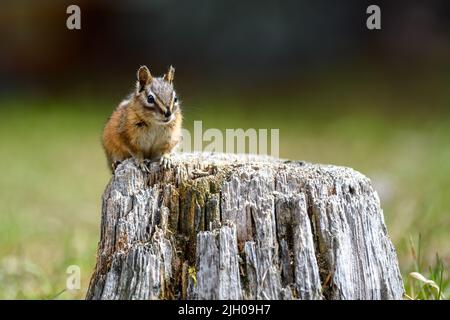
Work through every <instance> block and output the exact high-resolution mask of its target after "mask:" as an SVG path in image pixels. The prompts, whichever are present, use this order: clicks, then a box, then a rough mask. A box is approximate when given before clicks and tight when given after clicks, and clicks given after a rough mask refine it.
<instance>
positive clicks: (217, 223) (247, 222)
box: [86, 153, 404, 299]
mask: <svg viewBox="0 0 450 320" xmlns="http://www.w3.org/2000/svg"><path fill="white" fill-rule="evenodd" d="M173 162H174V168H173V169H171V170H168V171H163V170H162V169H161V168H160V167H159V165H158V164H156V163H153V164H151V165H150V169H151V172H150V173H143V172H141V171H140V170H139V169H138V167H137V166H136V165H135V163H134V161H132V160H127V161H124V162H123V163H122V164H120V165H119V166H118V168H117V170H116V172H115V175H114V176H113V177H112V178H111V181H110V183H109V184H108V186H107V188H106V190H105V192H104V194H103V206H102V221H101V235H100V242H99V245H98V253H97V264H96V267H95V270H94V274H93V275H92V278H91V282H90V286H89V290H88V293H87V296H86V298H87V299H401V298H402V295H403V292H404V289H403V282H402V279H401V275H400V271H399V267H398V261H397V256H396V252H395V249H394V247H393V245H392V243H391V241H390V238H389V236H388V234H387V230H386V226H385V223H384V219H383V212H382V210H381V208H380V201H379V198H378V195H377V193H376V192H375V191H374V190H373V188H372V185H371V183H370V180H369V179H368V178H366V177H365V176H364V175H362V174H360V173H359V172H357V171H354V170H353V169H350V168H345V167H337V166H331V165H316V164H308V163H306V164H305V163H303V162H293V161H283V160H277V159H273V158H270V157H262V156H248V155H231V154H210V153H190V154H187V153H186V154H175V155H174V156H173Z"/></svg>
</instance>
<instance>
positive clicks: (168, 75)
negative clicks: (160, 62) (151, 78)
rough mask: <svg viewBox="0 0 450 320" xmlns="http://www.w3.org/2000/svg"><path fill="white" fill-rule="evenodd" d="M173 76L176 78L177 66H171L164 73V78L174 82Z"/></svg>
mask: <svg viewBox="0 0 450 320" xmlns="http://www.w3.org/2000/svg"><path fill="white" fill-rule="evenodd" d="M173 78H175V68H174V67H172V66H170V67H169V71H167V73H166V74H165V75H164V80H166V81H167V82H168V83H172V82H173Z"/></svg>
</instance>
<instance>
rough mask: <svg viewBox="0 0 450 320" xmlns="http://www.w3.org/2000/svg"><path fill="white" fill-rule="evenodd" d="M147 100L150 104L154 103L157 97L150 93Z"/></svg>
mask: <svg viewBox="0 0 450 320" xmlns="http://www.w3.org/2000/svg"><path fill="white" fill-rule="evenodd" d="M147 102H148V103H150V104H154V103H155V97H154V96H153V95H152V94H149V95H148V96H147Z"/></svg>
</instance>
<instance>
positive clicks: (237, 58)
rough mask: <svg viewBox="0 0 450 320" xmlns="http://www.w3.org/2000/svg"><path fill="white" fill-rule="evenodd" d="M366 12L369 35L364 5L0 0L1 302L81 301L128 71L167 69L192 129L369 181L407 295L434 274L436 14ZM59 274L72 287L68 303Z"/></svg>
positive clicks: (441, 217)
mask: <svg viewBox="0 0 450 320" xmlns="http://www.w3.org/2000/svg"><path fill="white" fill-rule="evenodd" d="M374 3H375V4H378V5H379V6H380V7H381V10H382V30H377V31H369V30H368V29H367V28H366V26H365V23H366V18H367V14H366V8H367V6H368V4H370V3H368V2H366V1H361V0H351V1H350V0H346V1H322V0H315V1H300V0H296V1H293V0H291V1H289V0H288V1H235V0H217V1H207V0H191V1H173V0H165V1H162V0H154V1H144V0H128V1H120V2H119V1H117V2H113V1H98V0H95V1H93V0H90V1H87V0H85V1H56V0H55V1H49V0H42V1H9V0H6V1H2V9H1V10H0V298H9V299H14V298H25V299H32V298H39V299H41V298H43V299H52V298H56V299H73V298H83V297H84V294H85V292H86V289H87V285H88V283H89V277H90V275H91V272H92V270H93V267H94V263H95V254H96V245H97V241H98V239H99V223H100V204H101V200H100V199H101V194H102V192H103V190H104V187H105V186H106V184H107V182H108V180H109V172H108V169H107V167H106V160H105V157H104V155H103V151H102V148H101V144H100V137H101V131H102V128H103V125H104V123H105V121H106V119H107V117H108V116H109V115H110V113H111V112H112V110H113V109H114V108H115V106H116V105H117V104H118V103H119V102H120V100H121V99H122V98H123V97H124V96H125V95H126V94H127V93H129V92H130V90H132V89H133V86H134V81H135V72H136V69H137V68H138V66H140V65H141V64H147V65H148V66H149V68H150V70H151V71H152V73H153V74H156V75H160V74H162V73H163V72H165V70H166V68H167V66H168V65H170V64H173V65H174V66H175V67H176V70H177V71H176V77H175V84H176V88H177V91H178V92H179V96H180V97H181V99H182V101H183V111H184V114H185V127H186V128H188V129H189V128H192V126H193V121H194V120H203V128H205V129H206V128H209V127H214V128H219V129H225V128H244V129H245V128H256V129H258V128H267V129H270V128H279V129H280V156H281V157H283V158H292V159H302V160H306V161H311V162H320V163H332V164H336V165H343V166H349V167H352V168H355V169H356V170H358V171H361V172H363V173H364V174H366V175H367V176H369V177H370V178H371V179H372V181H373V183H374V185H375V187H376V189H377V190H378V192H379V195H380V198H381V202H382V207H383V209H384V214H385V220H386V223H387V227H388V230H389V232H390V235H391V237H392V240H393V242H394V244H395V246H396V248H397V252H398V255H399V259H400V266H401V269H402V273H403V274H404V276H405V284H406V285H407V286H408V285H409V284H408V281H409V280H408V279H409V278H408V276H407V275H408V273H409V272H410V271H420V272H422V273H423V274H424V275H426V276H431V274H432V273H433V272H435V269H436V267H437V266H439V264H437V262H436V254H439V256H440V257H441V258H442V260H443V262H444V264H446V265H448V263H449V261H450V246H449V243H450V230H449V229H450V117H449V115H450V108H449V107H450V59H449V58H450V3H449V1H446V0H441V1H437V0H430V1H415V0H410V1H395V2H394V1H374ZM70 4H77V5H79V6H80V8H81V30H72V31H71V30H68V29H67V28H66V19H67V17H68V15H67V14H66V8H67V6H68V5H70ZM72 264H75V265H78V266H80V268H81V276H82V278H81V279H82V288H81V290H78V291H74V292H68V291H64V288H65V281H66V277H67V275H66V268H67V267H68V266H69V265H72ZM429 266H431V268H432V270H431V271H430V270H429V268H428V267H429ZM433 268H434V269H433ZM447 270H448V269H446V270H445V272H444V277H443V279H444V281H443V282H444V283H448V273H447V272H448V271H447Z"/></svg>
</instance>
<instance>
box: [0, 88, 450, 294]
mask: <svg viewBox="0 0 450 320" xmlns="http://www.w3.org/2000/svg"><path fill="white" fill-rule="evenodd" d="M341 89H342V88H341ZM344 89H345V88H344ZM330 92H331V93H329V94H328V95H326V96H325V95H322V96H320V100H318V99H317V98H315V92H312V93H311V94H309V95H308V94H305V95H304V97H303V98H302V99H301V100H296V99H294V98H291V97H284V100H282V101H284V103H283V108H281V109H277V110H273V109H272V108H271V99H270V98H268V97H266V96H265V97H264V98H262V99H255V101H254V102H253V103H254V105H256V106H257V108H259V109H255V108H253V109H251V108H248V107H247V104H248V101H247V100H245V99H241V98H239V97H223V98H221V99H212V98H210V97H209V98H208V97H193V98H191V100H190V101H185V107H184V108H185V126H186V127H187V128H192V125H193V121H194V120H199V119H201V120H203V127H204V128H205V129H206V128H209V127H216V128H219V129H225V128H239V127H241V128H250V127H253V128H279V129H280V140H281V141H280V142H281V146H280V155H281V156H282V157H284V158H292V159H302V160H306V161H312V162H322V163H333V164H337V165H344V166H350V167H353V168H355V169H356V170H359V171H361V172H363V173H364V174H366V175H367V176H369V177H370V178H371V179H372V181H373V183H374V185H375V188H376V189H377V190H378V192H379V195H380V198H381V202H382V207H383V209H384V214H385V220H386V224H387V227H388V230H389V233H390V235H391V238H392V240H393V242H394V244H395V246H396V248H397V252H398V256H399V261H400V266H401V269H402V273H403V276H404V280H405V286H406V290H407V294H408V295H409V296H410V297H411V298H414V299H427V298H438V297H440V298H442V295H443V296H445V297H447V298H448V297H449V293H448V288H449V278H448V271H447V270H448V269H447V268H446V267H445V266H446V265H448V263H449V259H450V247H449V246H448V244H449V243H450V233H449V227H450V221H449V217H450V212H449V210H450V198H449V197H448V192H449V191H450V179H449V177H450V161H449V160H450V139H449V138H450V121H449V117H448V116H446V115H445V114H444V115H443V114H442V113H439V114H437V113H436V114H432V113H423V112H407V113H405V112H402V111H397V112H392V111H389V110H390V109H389V108H390V107H391V105H392V104H395V105H396V106H398V108H399V110H405V108H406V110H408V107H409V106H405V104H408V103H410V102H411V101H409V100H407V101H403V100H401V99H400V100H399V98H396V97H392V101H391V100H389V99H387V98H386V96H383V95H382V96H381V97H379V98H376V99H367V92H364V90H356V91H354V92H349V93H348V94H347V95H344V96H342V95H341V93H340V92H343V91H342V90H338V89H335V91H332V90H331V89H330ZM333 92H334V93H333ZM344 92H345V91H344ZM365 94H366V95H365ZM447 98H448V97H445V99H447ZM442 99H443V100H442V101H444V98H442ZM64 100H67V99H61V100H58V101H57V100H52V101H46V100H41V101H40V100H33V101H29V100H25V99H21V100H3V101H0V110H1V115H2V116H1V118H0V167H1V168H2V170H1V177H0V190H1V192H0V210H1V212H0V244H1V245H0V284H1V285H0V298H2V299H16V298H22V299H52V298H56V299H81V298H83V297H84V295H85V293H86V290H87V286H88V283H89V278H90V275H91V272H92V270H93V267H94V263H95V254H96V246H97V242H98V240H99V231H100V230H99V222H100V197H101V194H102V192H103V189H104V187H105V185H106V183H107V182H108V179H109V173H108V170H107V168H106V162H105V159H104V155H103V151H102V149H101V146H100V135H101V130H102V127H103V123H104V121H105V119H106V118H107V116H108V115H109V113H110V111H111V108H112V107H113V105H114V103H115V102H113V101H98V100H95V99H88V100H87V102H86V101H83V100H78V101H76V102H74V103H73V104H67V103H64V102H63V101H64ZM274 100H275V101H277V102H279V101H280V99H279V97H278V98H277V99H274ZM434 101H435V103H438V102H439V100H434ZM445 101H449V100H445ZM442 103H443V102H442ZM360 105H364V109H361V108H359V106H360ZM380 105H382V106H384V107H385V108H387V109H388V110H386V109H380ZM299 106H302V109H298V108H299ZM340 106H345V107H343V108H341V107H340ZM418 234H421V241H420V246H416V247H415V248H417V249H414V250H411V246H410V242H409V239H410V236H417V235H418ZM412 252H414V254H412ZM437 253H439V258H438V259H437V260H436V254H437ZM70 265H78V266H79V267H80V269H81V289H80V290H75V291H63V290H64V288H65V283H66V278H67V274H66V270H67V268H68V266H70ZM429 265H431V266H432V267H431V268H428V267H426V266H429ZM411 272H417V273H420V274H421V275H423V277H424V278H425V279H429V280H432V281H434V283H435V284H436V285H437V286H438V288H440V289H439V290H440V291H441V292H440V293H439V292H436V289H434V286H432V285H431V284H427V283H426V280H425V282H424V281H422V280H423V279H422V280H420V279H419V278H420V277H418V276H417V275H416V277H415V278H414V277H411V276H409V275H410V273H411ZM430 283H431V282H430Z"/></svg>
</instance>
